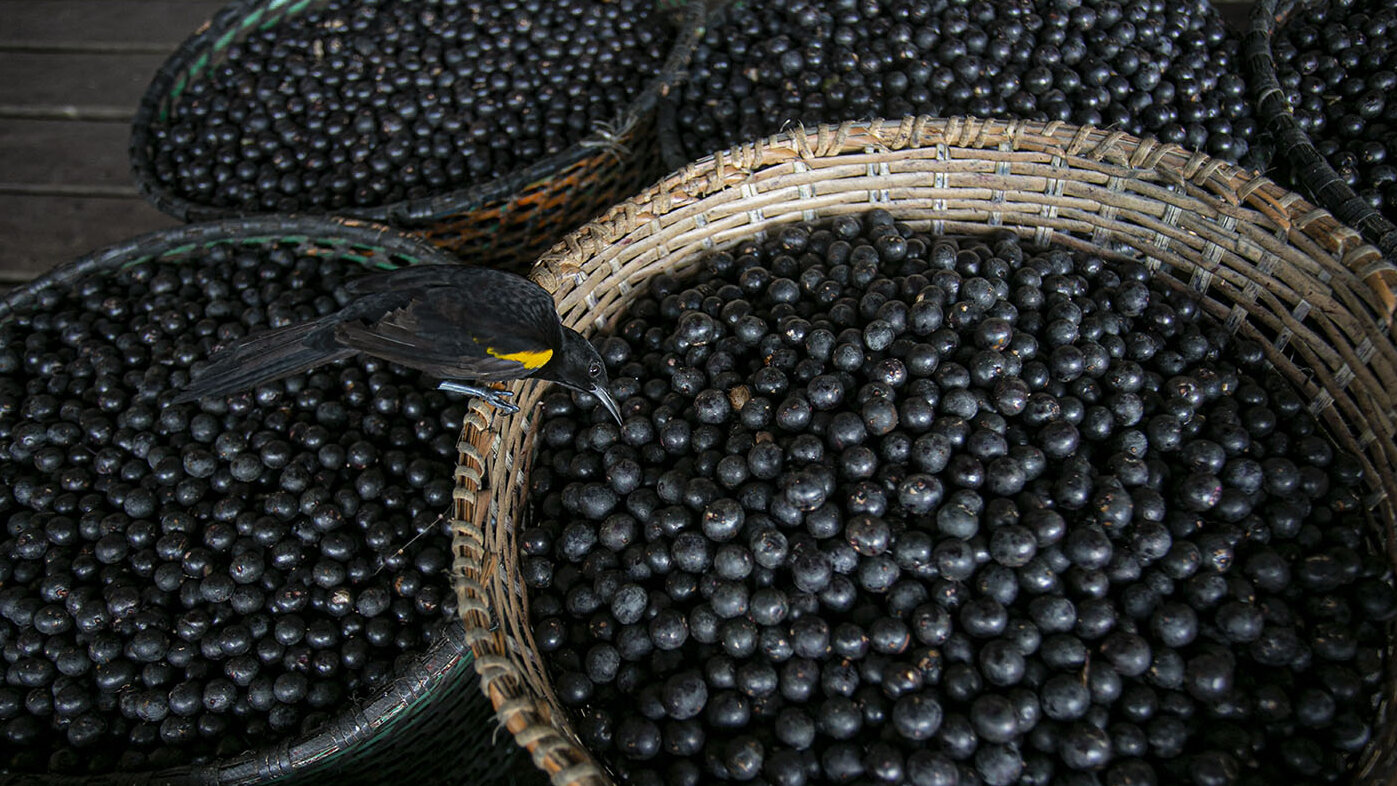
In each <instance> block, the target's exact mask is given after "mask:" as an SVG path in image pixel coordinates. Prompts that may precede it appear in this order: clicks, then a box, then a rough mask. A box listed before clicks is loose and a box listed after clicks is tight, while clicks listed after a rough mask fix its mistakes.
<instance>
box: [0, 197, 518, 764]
mask: <svg viewBox="0 0 1397 786" xmlns="http://www.w3.org/2000/svg"><path fill="white" fill-rule="evenodd" d="M422 263H436V264H458V262H457V261H456V260H455V258H454V257H452V256H450V255H449V254H447V253H445V252H443V251H442V250H441V249H438V248H436V247H435V246H432V245H430V244H428V243H426V242H424V241H421V240H417V239H414V238H409V237H406V236H404V235H402V234H401V233H398V232H397V231H395V230H393V229H391V228H389V227H387V226H384V225H377V224H371V223H368V222H363V221H354V220H348V219H334V220H331V219H317V218H289V217H275V218H257V219H226V220H223V221H219V222H209V223H198V224H191V225H188V226H181V227H177V228H174V229H169V230H162V231H160V232H155V233H151V234H148V235H142V236H139V237H135V238H132V239H131V240H128V241H126V242H124V243H121V244H118V245H114V246H112V247H109V248H106V249H102V250H100V251H96V252H94V253H92V254H90V255H88V256H85V257H83V258H81V259H79V260H76V261H74V262H71V263H69V264H66V265H62V266H60V267H58V268H55V269H54V270H53V271H51V272H50V273H48V274H46V275H44V276H41V277H39V278H37V279H35V280H34V281H32V282H29V283H27V284H25V285H23V286H20V287H17V288H16V289H14V290H12V291H10V292H8V293H6V294H5V296H4V298H3V300H0V365H3V367H4V372H5V373H4V378H3V380H0V434H3V436H2V437H0V441H3V444H4V451H3V454H0V488H3V490H0V511H3V512H4V517H5V520H6V522H7V529H6V532H5V535H4V536H3V537H0V640H3V641H4V645H5V646H4V649H5V652H4V656H3V657H4V668H5V683H4V685H0V706H3V708H4V709H3V712H0V715H3V722H0V727H3V729H0V734H3V739H0V772H3V773H4V775H3V778H0V779H3V780H4V781H5V782H6V783H14V784H33V785H34V786H39V785H40V784H43V785H45V786H56V785H57V784H68V783H89V784H96V783H112V784H131V783H145V784H170V785H173V784H195V783H197V784H234V783H236V784H254V783H256V784H263V783H277V784H315V783H338V784H346V783H358V784H373V783H383V782H386V781H398V780H402V779H406V778H414V777H415V778H430V779H432V780H433V781H434V782H441V783H456V782H471V781H472V779H477V778H480V779H484V778H494V777H500V776H501V775H502V773H505V772H506V771H507V770H508V768H509V767H510V766H511V765H512V763H513V759H514V758H516V757H511V756H510V755H509V750H508V749H501V748H499V747H496V746H494V744H493V743H494V738H495V732H496V728H497V727H496V724H495V722H494V711H493V708H492V707H491V706H490V705H489V704H488V702H486V701H485V700H484V699H483V698H482V697H481V695H480V693H479V690H478V678H477V677H476V675H475V674H474V671H473V669H472V665H471V662H472V657H473V656H472V654H471V652H470V651H469V649H468V648H467V647H466V644H465V637H464V631H463V629H462V626H461V624H460V622H459V620H457V619H455V615H454V613H453V612H454V608H453V601H454V598H453V596H452V593H451V591H450V587H449V582H448V579H447V577H446V573H445V571H446V568H447V567H448V549H447V544H446V543H445V540H446V533H445V532H444V529H443V522H444V520H445V515H444V514H445V513H446V512H447V508H448V506H449V504H450V499H451V489H452V481H451V477H452V474H453V467H454V458H455V443H456V440H457V431H456V430H457V429H458V428H459V423H460V418H461V417H462V416H463V415H464V414H465V406H464V404H463V403H462V402H461V400H460V399H459V398H453V397H452V396H450V395H448V394H446V393H442V392H440V391H438V390H436V389H435V388H434V384H432V383H428V382H425V381H424V380H422V379H421V378H420V375H419V374H417V373H416V372H410V371H406V370H404V369H401V368H395V367H391V366H390V364H388V363H385V362H378V361H367V362H366V363H349V364H346V363H343V362H340V363H339V364H337V365H331V366H325V367H322V368H319V369H318V370H316V371H315V372H314V373H310V374H304V373H303V374H300V375H299V376H297V377H296V378H295V379H289V380H286V381H284V382H275V383H270V384H266V385H260V386H258V387H256V389H249V390H246V391H240V392H238V393H236V394H234V395H231V396H220V397H213V396H210V397H207V398H205V399H204V400H202V401H198V402H185V403H176V402H175V401H174V399H176V398H177V397H178V396H179V394H180V393H181V391H182V390H183V389H184V388H185V386H186V385H187V384H188V382H189V379H190V372H191V369H193V368H194V367H195V366H196V365H198V364H202V363H204V361H205V360H206V358H207V356H208V355H209V353H210V352H211V351H212V350H213V349H215V348H217V347H219V346H221V345H225V344H228V343H230V342H232V341H235V340H236V339H237V338H239V337H241V336H243V335H245V334H248V333H251V332H255V331H259V330H262V329H265V328H266V327H268V326H271V327H280V326H286V325H292V324H296V323H299V322H301V321H304V320H309V319H314V318H315V317H317V316H318V315H321V314H324V313H329V312H333V311H335V310H336V309H337V308H338V307H339V305H340V304H341V299H343V298H344V297H345V294H344V292H343V288H342V285H344V284H345V283H346V282H349V281H353V280H354V279H357V278H361V277H363V276H365V275H367V274H369V273H371V272H372V271H375V270H389V269H395V268H402V267H406V266H410V265H417V264H422ZM458 778H459V779H460V780H456V779H458Z"/></svg>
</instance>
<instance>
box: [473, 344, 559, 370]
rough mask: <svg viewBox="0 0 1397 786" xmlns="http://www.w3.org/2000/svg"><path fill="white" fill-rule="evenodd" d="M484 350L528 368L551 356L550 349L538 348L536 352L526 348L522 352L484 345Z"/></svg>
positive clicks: (546, 360) (532, 367)
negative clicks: (499, 349)
mask: <svg viewBox="0 0 1397 786" xmlns="http://www.w3.org/2000/svg"><path fill="white" fill-rule="evenodd" d="M485 352H486V353H487V354H489V355H490V356H491V357H497V358H499V359H501V360H513V361H514V362H515V363H519V364H521V365H523V366H524V368H528V369H534V368H538V367H540V366H542V365H543V364H545V363H547V362H548V361H549V360H551V359H552V358H553V350H551V349H540V350H538V351H537V352H535V351H532V350H527V349H526V350H524V351H522V352H500V351H498V350H496V349H495V348H494V347H486V348H485Z"/></svg>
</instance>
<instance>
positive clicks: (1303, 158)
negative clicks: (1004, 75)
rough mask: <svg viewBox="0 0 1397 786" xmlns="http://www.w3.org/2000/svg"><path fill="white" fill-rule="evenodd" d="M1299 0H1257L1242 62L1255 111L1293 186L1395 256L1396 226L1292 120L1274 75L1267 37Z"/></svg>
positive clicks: (1298, 6) (1301, 2)
mask: <svg viewBox="0 0 1397 786" xmlns="http://www.w3.org/2000/svg"><path fill="white" fill-rule="evenodd" d="M1304 5H1305V3H1304V0H1257V2H1256V4H1255V5H1254V6H1252V11H1251V21H1250V23H1249V24H1248V29H1247V35H1246V38H1245V39H1244V40H1243V42H1242V55H1243V63H1244V64H1245V67H1246V70H1247V79H1248V80H1249V81H1250V83H1251V85H1252V93H1253V95H1254V96H1255V99H1256V112H1257V116H1258V117H1259V118H1260V119H1261V121H1262V123H1264V124H1265V126H1264V127H1265V128H1266V130H1268V131H1270V132H1271V134H1272V135H1273V136H1274V137H1275V140H1276V155H1277V157H1278V158H1280V159H1281V160H1284V161H1285V162H1286V165H1287V166H1288V167H1289V168H1290V171H1291V177H1293V178H1294V180H1295V185H1297V186H1299V187H1300V188H1303V189H1305V190H1306V191H1307V192H1309V194H1310V195H1311V197H1313V199H1314V200H1315V202H1317V203H1318V204H1319V205H1320V206H1322V207H1325V208H1327V209H1328V210H1330V211H1331V212H1332V213H1333V214H1334V215H1335V216H1337V217H1338V218H1339V220H1340V221H1343V222H1344V223H1345V224H1348V225H1349V226H1351V227H1354V228H1355V229H1357V230H1359V232H1361V233H1362V234H1363V236H1364V237H1365V238H1367V239H1368V241H1369V242H1371V243H1373V244H1375V245H1376V246H1377V247H1378V248H1380V249H1381V250H1382V252H1383V253H1384V254H1386V255H1387V258H1388V259H1397V226H1393V224H1392V222H1391V221H1388V220H1387V219H1386V218H1385V217H1384V216H1383V214H1382V213H1380V212H1379V211H1378V210H1376V209H1374V208H1373V206H1372V205H1370V204H1369V203H1368V202H1367V201H1366V200H1364V199H1363V198H1362V197H1360V196H1359V195H1358V194H1357V192H1355V191H1354V190H1353V189H1352V188H1351V187H1349V185H1348V183H1345V182H1344V180H1343V178H1341V177H1339V173H1337V172H1335V171H1334V167H1333V166H1331V165H1330V163H1329V162H1328V161H1327V160H1325V158H1324V156H1322V155H1320V153H1319V150H1318V149H1316V148H1315V145H1314V142H1313V141H1312V140H1311V139H1310V135H1309V134H1307V133H1305V130H1304V129H1302V128H1301V127H1300V124H1299V123H1298V122H1296V120H1295V114H1294V112H1293V110H1292V108H1291V106H1290V102H1289V101H1287V100H1286V97H1285V91H1284V90H1282V89H1281V83H1280V80H1279V79H1277V77H1276V58H1275V53H1274V52H1273V51H1272V49H1271V40H1272V39H1273V38H1274V37H1275V34H1276V31H1277V30H1278V29H1280V28H1281V27H1283V26H1284V25H1285V23H1286V20H1288V19H1289V18H1290V16H1291V14H1293V13H1295V12H1296V11H1297V10H1303V8H1304Z"/></svg>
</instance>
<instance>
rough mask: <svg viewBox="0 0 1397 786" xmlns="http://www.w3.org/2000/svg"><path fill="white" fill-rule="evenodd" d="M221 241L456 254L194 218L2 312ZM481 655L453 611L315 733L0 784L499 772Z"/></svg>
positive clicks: (373, 255)
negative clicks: (150, 765) (222, 753)
mask: <svg viewBox="0 0 1397 786" xmlns="http://www.w3.org/2000/svg"><path fill="white" fill-rule="evenodd" d="M217 245H235V246H236V245H242V246H257V247H270V246H283V247H289V248H293V249H296V250H297V251H300V252H310V253H313V254H315V255H316V256H317V257H319V258H324V259H336V260H343V261H344V262H345V263H346V264H350V265H353V264H360V265H372V266H374V267H378V268H384V269H391V268H396V267H402V266H405V265H411V264H417V263H433V262H435V263H448V264H449V263H453V262H455V261H456V260H455V259H453V258H452V257H450V256H449V255H447V254H444V253H443V252H442V251H440V250H439V249H437V248H435V247H433V246H431V245H429V244H427V243H424V242H421V241H419V240H415V239H413V238H409V237H405V236H403V235H401V234H400V233H398V232H396V231H395V230H393V229H391V228H389V227H385V226H381V225H374V224H369V223H366V222H361V221H353V220H340V219H310V218H301V219H294V218H260V219H246V220H225V221H220V222H210V223H205V224H193V225H189V226H185V227H177V228H175V229H170V230H163V231H158V232H154V233H151V234H148V235H142V236H140V237H136V238H133V239H131V240H128V241H127V242H124V243H121V244H118V245H115V246H112V247H110V248H107V249H104V250H101V251H98V252H95V253H93V254H90V255H88V256H85V257H83V258H81V259H78V260H76V261H74V262H71V263H69V264H66V265H63V266H60V267H58V268H55V269H54V270H52V271H50V272H49V273H47V274H45V275H43V276H41V277H39V278H37V279H35V280H33V281H31V282H29V283H27V284H25V285H23V286H21V287H18V288H16V289H14V290H12V291H10V292H8V293H6V294H5V295H4V297H3V298H0V321H4V320H6V319H8V318H9V316H10V315H11V314H13V313H14V312H15V311H17V310H22V309H25V308H29V307H32V304H33V303H34V302H35V299H36V297H37V296H38V295H39V293H41V292H42V291H43V290H45V289H48V288H50V287H64V286H67V285H69V284H71V283H72V282H74V281H76V280H78V279H80V278H83V277H86V276H90V275H99V274H101V273H103V272H105V271H114V270H118V269H121V268H124V267H129V266H130V265H134V264H138V263H141V262H150V261H153V262H157V263H162V264H179V263H180V262H182V261H184V260H187V259H190V258H191V257H192V256H193V255H196V254H198V253H199V252H200V251H201V250H203V249H206V248H208V247H211V246H217ZM472 661H473V656H472V654H471V652H470V651H469V650H468V649H467V647H466V640H465V634H464V630H463V627H462V626H461V625H460V623H459V622H458V621H455V620H451V621H449V622H448V621H444V622H443V623H442V624H441V625H439V627H438V629H437V631H436V636H435V639H434V643H433V644H432V645H431V646H430V647H428V648H427V649H426V650H425V651H421V652H415V653H405V654H404V655H403V656H401V658H400V659H399V661H398V663H396V664H395V676H394V678H393V679H392V680H391V682H389V683H388V684H386V685H384V686H383V688H382V689H380V690H378V691H377V692H376V693H374V694H373V695H369V696H366V697H364V698H363V699H362V700H360V701H358V702H356V703H354V704H352V705H350V706H348V707H347V708H346V709H345V710H343V711H342V712H340V713H339V714H338V715H337V716H336V717H335V718H334V719H332V720H331V721H330V722H329V723H327V724H326V725H325V726H324V727H322V728H321V729H320V730H318V731H317V732H315V733H313V734H309V735H300V736H297V737H294V738H290V739H286V740H283V741H279V742H275V743H271V744H267V745H265V746H263V747H261V748H258V749H255V750H251V751H248V752H246V753H243V754H240V755H238V756H233V757H228V758H225V759H220V760H216V761H214V762H211V763H209V764H206V765H201V766H190V767H180V768H175V769H169V770H164V771H161V772H144V773H121V774H112V775H101V776H94V777H86V776H85V777H81V778H79V777H74V776H59V775H0V782H3V783H6V784H14V785H15V786H21V785H23V786H30V785H32V786H40V784H42V785H44V786H59V784H64V785H67V784H78V783H83V784H111V786H118V785H120V786H130V785H131V784H152V785H154V784H161V785H162V786H164V785H166V784H168V785H169V786H177V785H178V786H189V785H192V784H206V785H208V786H213V785H215V784H217V785H218V786H224V785H228V786H232V785H233V784H239V785H241V784H273V783H274V784H278V786H311V785H312V784H334V786H348V785H349V784H362V786H376V785H377V784H383V783H398V782H404V781H407V780H409V779H419V780H422V779H425V780H423V782H431V783H463V784H464V783H478V782H482V781H488V780H490V779H492V778H501V776H502V773H504V772H505V771H506V770H507V769H508V768H510V767H511V766H513V765H514V763H515V762H514V760H516V759H518V758H520V757H518V756H517V755H514V748H513V747H511V746H505V745H496V744H495V739H494V738H495V736H496V731H497V730H496V728H495V724H494V723H492V722H491V718H492V716H493V713H492V708H491V707H490V705H489V703H488V702H486V701H485V700H484V699H483V697H482V696H481V694H480V691H479V680H478V678H477V677H476V675H475V673H474V672H473V671H472V668H471V664H472ZM499 782H501V783H506V782H509V781H508V780H500V781H499Z"/></svg>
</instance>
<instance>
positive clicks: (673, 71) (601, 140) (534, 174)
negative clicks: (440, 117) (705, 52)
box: [127, 0, 704, 228]
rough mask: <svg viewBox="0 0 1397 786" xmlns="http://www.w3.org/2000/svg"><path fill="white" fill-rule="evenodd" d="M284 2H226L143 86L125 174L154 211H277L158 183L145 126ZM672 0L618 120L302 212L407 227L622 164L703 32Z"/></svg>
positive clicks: (189, 216)
mask: <svg viewBox="0 0 1397 786" xmlns="http://www.w3.org/2000/svg"><path fill="white" fill-rule="evenodd" d="M317 1H318V0H299V2H297V3H296V4H295V5H294V6H293V8H294V9H296V10H297V11H298V10H299V9H300V8H302V7H304V6H305V5H307V4H308V3H310V2H317ZM288 2H290V0H231V1H230V2H229V3H228V4H227V5H225V6H223V7H222V8H221V9H219V10H218V11H217V12H216V13H215V14H214V16H213V17H212V18H211V19H210V20H209V21H207V22H205V23H204V24H203V25H201V26H200V27H199V28H198V29H197V30H195V31H194V33H192V34H191V35H190V36H189V37H188V38H186V39H185V40H184V42H183V43H181V44H180V45H179V47H178V48H177V49H176V50H175V51H174V52H173V53H171V54H170V56H169V57H168V58H167V59H166V60H165V62H164V63H163V64H162V65H161V66H160V68H159V69H158V70H157V71H156V73H155V76H154V77H153V78H152V79H151V81H150V84H149V85H147V87H146V90H145V93H144V94H143V95H142V96H141V100H140V103H139V104H138V105H137V107H136V113H135V116H134V118H133V119H132V122H131V135H130V137H129V142H128V144H127V151H128V157H129V159H130V168H131V177H132V179H133V180H134V181H135V184H136V188H137V190H138V191H139V192H140V194H141V196H142V197H143V198H145V200H146V201H148V202H149V203H151V204H152V205H154V206H155V207H156V209H158V210H159V211H160V212H162V213H165V214H167V215H170V216H173V217H175V218H177V219H179V220H181V221H186V222H188V221H208V220H214V219H220V218H247V217H253V216H261V215H273V214H275V211H269V210H256V211H247V210H238V209H234V208H222V207H216V206H213V205H208V204H204V203H201V202H197V201H194V200H192V199H189V198H187V197H183V196H180V195H178V194H176V193H174V192H173V191H172V190H171V189H169V188H167V187H165V186H164V185H162V184H161V183H160V182H158V180H157V179H156V177H155V174H154V166H153V160H152V157H151V148H152V147H153V143H152V139H151V133H150V128H151V126H152V125H153V124H154V122H155V118H156V117H157V116H158V114H159V112H160V109H161V106H162V104H163V103H164V101H165V99H166V98H167V97H168V95H169V93H170V91H171V90H172V89H173V88H174V86H175V85H176V84H179V83H180V80H181V79H182V78H183V77H184V75H185V73H186V71H187V69H188V68H189V67H190V66H192V65H193V64H194V63H196V62H197V61H198V60H199V59H200V58H202V57H207V53H208V51H209V50H210V49H211V48H212V47H214V46H216V45H218V44H219V42H220V39H222V38H223V37H224V36H228V35H232V34H235V33H236V32H237V29H238V27H239V25H240V23H241V22H242V21H243V20H245V19H247V18H249V17H250V16H252V15H258V16H260V15H261V14H262V13H263V12H264V11H265V10H266V9H267V8H273V9H276V8H280V7H282V6H284V5H286V4H287V3H288ZM675 3H676V5H672V6H670V7H664V6H666V3H664V2H661V3H657V8H656V13H657V14H658V15H660V16H661V17H665V16H667V15H669V16H671V18H670V19H668V20H667V22H666V23H667V24H670V25H671V26H672V27H673V28H674V38H673V40H672V41H671V42H670V47H669V53H668V54H667V55H666V56H665V60H664V62H663V63H662V64H661V66H660V69H659V73H658V74H656V75H655V76H654V77H652V78H650V79H649V80H647V81H646V83H645V86H644V87H643V88H642V89H641V92H640V93H639V94H638V95H637V96H636V98H635V100H634V101H632V102H631V103H629V104H627V105H626V106H624V107H622V108H621V110H620V111H619V112H618V113H617V116H616V117H614V118H613V119H612V120H611V121H609V122H607V123H602V124H598V125H597V126H596V127H594V128H593V129H592V131H591V132H590V133H589V134H588V135H586V136H585V137H583V138H582V139H580V140H578V141H577V142H574V143H573V144H572V145H571V146H569V147H568V148H567V149H565V150H563V151H561V152H558V153H555V154H553V155H551V156H548V157H546V158H543V159H541V160H539V161H535V162H533V163H532V164H529V165H527V166H524V167H522V168H520V169H517V170H515V171H513V172H510V173H508V174H505V175H502V176H500V177H497V178H495V179H493V180H489V181H485V182H481V183H476V184H473V185H470V186H466V187H463V188H456V189H452V190H450V191H446V192H443V193H440V194H433V195H429V196H424V197H417V198H413V199H404V200H400V201H397V202H390V203H386V204H382V205H375V206H370V207H344V208H337V209H326V210H307V211H301V212H303V213H306V214H308V215H323V216H330V215H336V216H345V217H349V218H360V219H366V220H370V221H385V222H389V223H391V224H393V225H395V226H400V227H406V228H417V227H426V226H430V225H432V224H434V223H436V222H438V221H442V220H445V219H448V218H452V217H454V216H457V215H460V214H462V213H465V212H468V211H471V210H475V209H477V208H480V207H483V206H485V205H488V204H491V203H493V202H497V201H501V200H504V199H506V198H508V197H509V196H511V195H513V194H517V193H519V192H521V191H523V190H525V189H526V188H527V187H528V186H530V185H531V184H533V183H538V182H543V181H546V180H548V179H549V178H551V177H553V176H554V175H556V174H558V173H561V172H563V171H565V170H567V169H568V168H570V167H572V166H574V165H576V164H578V163H580V162H583V161H587V160H590V159H592V158H594V157H598V156H602V157H613V158H615V159H616V160H617V161H618V162H623V161H624V160H625V159H626V158H627V157H629V153H628V151H627V149H626V147H625V145H624V139H625V138H626V136H627V135H628V134H629V132H630V130H631V129H633V128H634V127H635V126H636V125H637V124H639V123H640V122H641V121H642V120H643V119H644V118H645V117H647V116H649V115H650V114H652V113H653V112H654V111H655V110H656V108H657V107H658V106H659V104H660V102H661V99H662V98H663V97H664V96H665V95H667V94H668V93H669V92H670V91H671V89H672V88H674V87H675V86H676V85H678V84H680V83H681V82H682V81H683V80H684V79H685V78H686V77H687V74H686V73H685V69H686V68H687V67H688V64H689V58H690V56H691V54H692V52H693V48H694V46H695V44H697V42H698V39H699V38H700V37H701V36H702V34H703V22H704V9H703V6H704V3H703V2H702V1H701V0H692V2H688V1H687V0H675Z"/></svg>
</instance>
